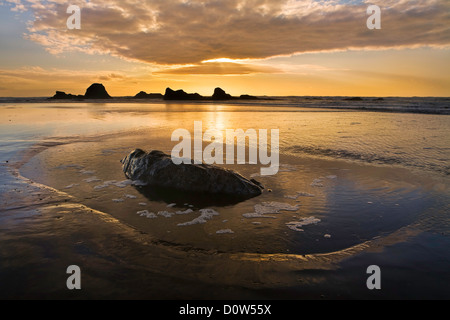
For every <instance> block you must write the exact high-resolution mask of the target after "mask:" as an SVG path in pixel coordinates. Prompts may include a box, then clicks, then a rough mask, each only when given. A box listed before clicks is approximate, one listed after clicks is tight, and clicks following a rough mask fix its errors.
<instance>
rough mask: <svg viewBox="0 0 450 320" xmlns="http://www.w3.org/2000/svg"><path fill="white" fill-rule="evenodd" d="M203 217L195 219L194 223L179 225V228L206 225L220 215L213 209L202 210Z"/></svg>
mask: <svg viewBox="0 0 450 320" xmlns="http://www.w3.org/2000/svg"><path fill="white" fill-rule="evenodd" d="M200 213H201V215H200V216H199V217H197V218H195V219H194V220H192V221H188V222H185V223H179V224H178V226H179V227H185V226H192V225H194V224H202V223H206V222H207V221H208V220H211V219H212V218H213V217H214V216H218V215H219V213H218V212H217V211H215V210H213V209H200Z"/></svg>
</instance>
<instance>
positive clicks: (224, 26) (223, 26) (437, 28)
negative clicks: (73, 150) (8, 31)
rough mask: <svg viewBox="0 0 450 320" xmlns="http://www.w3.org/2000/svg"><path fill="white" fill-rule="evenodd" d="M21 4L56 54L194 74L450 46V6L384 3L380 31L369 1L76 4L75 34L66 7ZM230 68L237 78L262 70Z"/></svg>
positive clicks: (101, 0) (33, 31) (430, 1)
mask: <svg viewBox="0 0 450 320" xmlns="http://www.w3.org/2000/svg"><path fill="white" fill-rule="evenodd" d="M14 1H15V2H17V3H16V5H23V6H25V8H27V9H28V10H31V11H32V12H33V13H34V16H35V17H36V18H35V20H34V21H32V23H31V26H30V28H29V33H28V35H27V37H28V38H29V39H31V40H33V41H35V42H37V43H40V44H42V45H43V46H44V47H46V48H47V50H48V51H49V52H51V53H54V54H58V53H62V52H67V51H82V52H87V53H93V54H98V53H103V54H111V55H114V56H119V57H121V58H124V59H129V60H136V61H141V62H146V63H154V64H161V65H183V64H195V65H196V66H195V67H186V68H179V69H173V70H171V72H172V73H183V72H185V71H187V70H189V68H191V71H193V72H199V73H202V72H203V73H208V72H213V73H217V72H221V71H220V70H219V69H220V68H219V66H218V65H215V66H213V65H209V66H206V67H205V66H204V65H201V64H200V63H201V62H202V61H205V60H212V59H216V58H222V57H226V58H230V59H248V58H250V59H265V58H268V57H273V56H279V55H292V54H295V53H303V52H318V51H334V50H345V49H347V48H353V49H380V48H395V47H418V46H438V47H439V46H440V47H442V46H449V44H450V30H449V24H448V21H449V19H450V2H449V1H446V0H416V1H406V0H399V1H397V0H396V1H394V0H384V1H381V0H380V1H376V4H377V5H379V6H380V7H381V8H382V30H376V31H373V30H368V29H367V27H366V20H367V18H368V16H367V13H366V9H367V6H368V3H364V2H361V1H360V2H358V3H357V4H346V2H345V1H337V0H332V1H313V0H296V1H294V0H227V1H211V0H192V1H184V0H147V1H140V2H136V1H131V0H120V1H119V0H111V1H110V0H108V1H106V0H91V1H86V0H76V1H72V3H71V4H77V5H79V6H80V8H81V10H82V11H81V16H82V26H81V30H67V28H66V19H67V18H68V14H67V13H66V9H67V3H66V1H63V2H61V1H57V0H47V1H39V0H24V1H22V2H20V1H19V0H14ZM352 2H354V1H352ZM229 67H231V69H230V72H231V73H232V74H233V73H239V72H244V73H246V72H252V71H257V70H252V67H251V66H248V68H250V69H249V70H246V69H245V68H246V67H242V66H235V65H229ZM239 68H240V70H238V69H239ZM256 69H258V68H256ZM259 71H263V70H259ZM266 71H267V70H266Z"/></svg>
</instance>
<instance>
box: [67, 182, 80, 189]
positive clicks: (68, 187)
mask: <svg viewBox="0 0 450 320" xmlns="http://www.w3.org/2000/svg"><path fill="white" fill-rule="evenodd" d="M76 186H78V184H77V183H72V184H69V185H68V186H65V187H64V189H72V188H73V187H76Z"/></svg>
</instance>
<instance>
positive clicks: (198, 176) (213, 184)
mask: <svg viewBox="0 0 450 320" xmlns="http://www.w3.org/2000/svg"><path fill="white" fill-rule="evenodd" d="M121 163H122V164H123V172H124V173H125V175H126V177H127V178H128V179H131V180H133V181H140V182H141V183H143V184H145V185H149V186H156V187H163V188H170V189H174V190H178V191H186V192H196V193H207V194H223V195H230V196H235V197H243V198H251V197H255V196H258V195H260V194H261V193H262V190H263V189H264V187H263V186H262V185H261V184H260V183H259V182H258V181H256V180H248V179H246V178H244V177H243V176H241V175H240V174H238V173H236V172H234V171H231V170H227V169H223V168H220V167H217V166H212V165H207V164H193V163H191V164H180V165H176V164H174V163H173V161H172V159H171V157H170V156H169V155H167V154H165V153H163V152H161V151H152V152H150V153H146V152H145V151H143V150H140V149H137V150H134V151H133V152H131V153H130V154H129V155H128V156H127V157H126V158H125V159H123V160H122V161H121Z"/></svg>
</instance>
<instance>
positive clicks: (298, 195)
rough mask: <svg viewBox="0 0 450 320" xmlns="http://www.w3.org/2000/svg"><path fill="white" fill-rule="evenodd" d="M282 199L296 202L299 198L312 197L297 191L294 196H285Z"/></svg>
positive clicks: (309, 194)
mask: <svg viewBox="0 0 450 320" xmlns="http://www.w3.org/2000/svg"><path fill="white" fill-rule="evenodd" d="M284 197H285V198H288V199H292V200H297V199H298V198H299V197H314V195H313V194H311V193H307V192H301V191H297V193H296V194H294V195H287V196H284Z"/></svg>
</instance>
